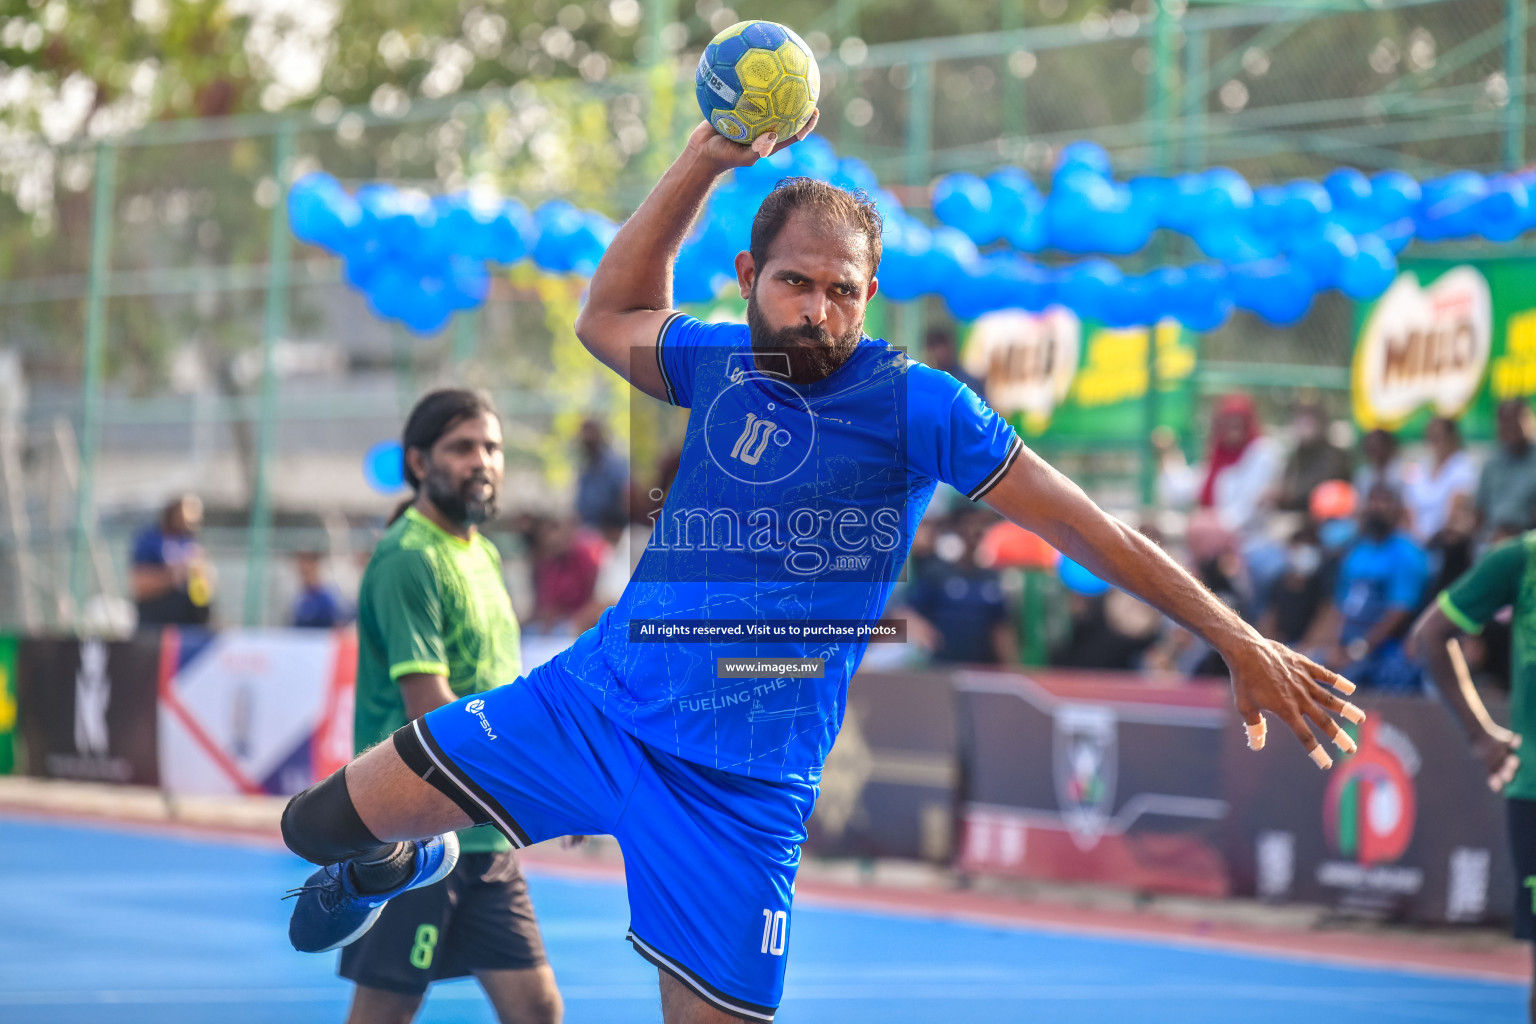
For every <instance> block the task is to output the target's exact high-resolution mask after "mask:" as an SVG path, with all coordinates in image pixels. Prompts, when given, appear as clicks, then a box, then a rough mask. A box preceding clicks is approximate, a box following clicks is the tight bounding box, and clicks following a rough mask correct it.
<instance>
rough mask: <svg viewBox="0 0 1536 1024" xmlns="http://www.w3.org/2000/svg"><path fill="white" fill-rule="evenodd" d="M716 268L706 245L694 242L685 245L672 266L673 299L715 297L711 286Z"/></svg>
mask: <svg viewBox="0 0 1536 1024" xmlns="http://www.w3.org/2000/svg"><path fill="white" fill-rule="evenodd" d="M713 278H714V270H713V268H712V266H711V261H710V257H709V254H708V253H707V251H706V250H705V248H704V246H703V245H701V244H699V243H697V242H694V243H690V244H688V245H685V246H683V248H682V251H681V252H679V253H678V254H677V262H676V263H675V264H673V267H672V299H673V301H675V302H708V301H710V300H711V299H713V298H714V297H715V290H714V288H712V287H711V281H712V279H713Z"/></svg>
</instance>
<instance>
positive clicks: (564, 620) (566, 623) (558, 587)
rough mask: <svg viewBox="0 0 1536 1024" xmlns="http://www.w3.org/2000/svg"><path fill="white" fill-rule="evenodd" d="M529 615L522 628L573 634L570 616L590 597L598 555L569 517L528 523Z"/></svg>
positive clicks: (595, 581) (598, 564)
mask: <svg viewBox="0 0 1536 1024" xmlns="http://www.w3.org/2000/svg"><path fill="white" fill-rule="evenodd" d="M531 533H532V540H533V543H532V545H531V547H532V551H533V617H532V618H531V619H530V620H529V621H528V622H527V623H525V626H524V628H525V629H526V630H531V631H533V632H539V633H545V634H549V633H569V634H571V635H573V636H574V635H575V628H574V624H573V622H572V619H573V618H574V617H575V616H576V615H577V614H578V613H579V612H581V611H582V610H583V609H584V608H585V607H586V605H587V602H589V601H591V600H592V592H593V590H594V588H595V587H596V585H597V572H598V568H599V566H600V565H601V561H602V559H601V556H600V555H599V554H598V552H597V550H596V548H595V546H594V545H593V544H592V543H591V542H590V540H589V538H587V537H582V536H579V535H578V533H577V530H576V524H574V523H572V522H571V521H570V520H569V519H563V518H562V519H551V518H538V519H535V520H534V522H533V524H532V529H531Z"/></svg>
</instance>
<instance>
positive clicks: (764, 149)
mask: <svg viewBox="0 0 1536 1024" xmlns="http://www.w3.org/2000/svg"><path fill="white" fill-rule="evenodd" d="M819 120H821V111H820V109H817V110H813V111H811V119H810V120H809V121H807V122H805V127H804V128H801V129H800V130H799V131H798V132H796V133H795V134H794V135H791V136H790V137H789V138H787V139H781V138H779V135H778V133H777V132H768V133H766V134H764V135H759V136H758V137H757V138H756V139H754V140H753V141H752V144H751V145H750V146H748V145H744V144H742V143H740V142H732V141H731V140H730V139H728V138H726V137H725V136H724V135H721V134H720V133H719V132H717V131H715V129H714V126H713V125H711V124H710V123H709V122H708V121H700V122H699V124H698V127H696V128H694V130H693V134H692V135H690V136H689V137H688V149H690V150H692V151H694V152H695V153H697V154H699V155H700V156H702V157H704V158H705V159H706V160H708V161H709V162H710V163H711V164H713V165H714V166H715V169H716V172H717V173H721V174H723V173H725V172H726V171H729V170H733V169H735V168H737V167H750V166H752V165H753V164H755V163H757V162H758V161H759V160H761V159H762V158H764V157H767V156H772V155H773V154H774V153H777V152H778V151H779V150H781V149H784V148H786V147H788V146H793V145H794V144H795V143H797V142H799V141H800V140H801V139H803V138H805V137H806V136H807V135H809V134H811V132H813V131H815V130H816V122H817V121H819Z"/></svg>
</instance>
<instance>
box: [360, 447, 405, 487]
mask: <svg viewBox="0 0 1536 1024" xmlns="http://www.w3.org/2000/svg"><path fill="white" fill-rule="evenodd" d="M363 479H364V480H366V481H367V482H368V486H369V487H371V488H373V489H374V490H375V491H378V492H379V493H380V494H396V493H398V492H399V491H400V489H401V488H403V487H404V486H405V449H404V448H402V447H401V446H400V442H399V441H380V442H379V443H378V444H376V445H374V446H373V447H372V448H369V449H368V452H367V454H366V455H364V456H363Z"/></svg>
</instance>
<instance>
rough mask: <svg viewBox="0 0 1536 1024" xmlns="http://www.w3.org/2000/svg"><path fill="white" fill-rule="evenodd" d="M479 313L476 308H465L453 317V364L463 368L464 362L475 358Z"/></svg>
mask: <svg viewBox="0 0 1536 1024" xmlns="http://www.w3.org/2000/svg"><path fill="white" fill-rule="evenodd" d="M480 313H481V311H480V310H478V309H466V310H462V311H461V312H459V313H458V314H456V315H455V316H454V318H453V366H454V369H456V370H463V369H464V364H465V363H467V362H469V361H470V360H471V359H473V358H475V352H476V351H477V350H478V349H479V347H480Z"/></svg>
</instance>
